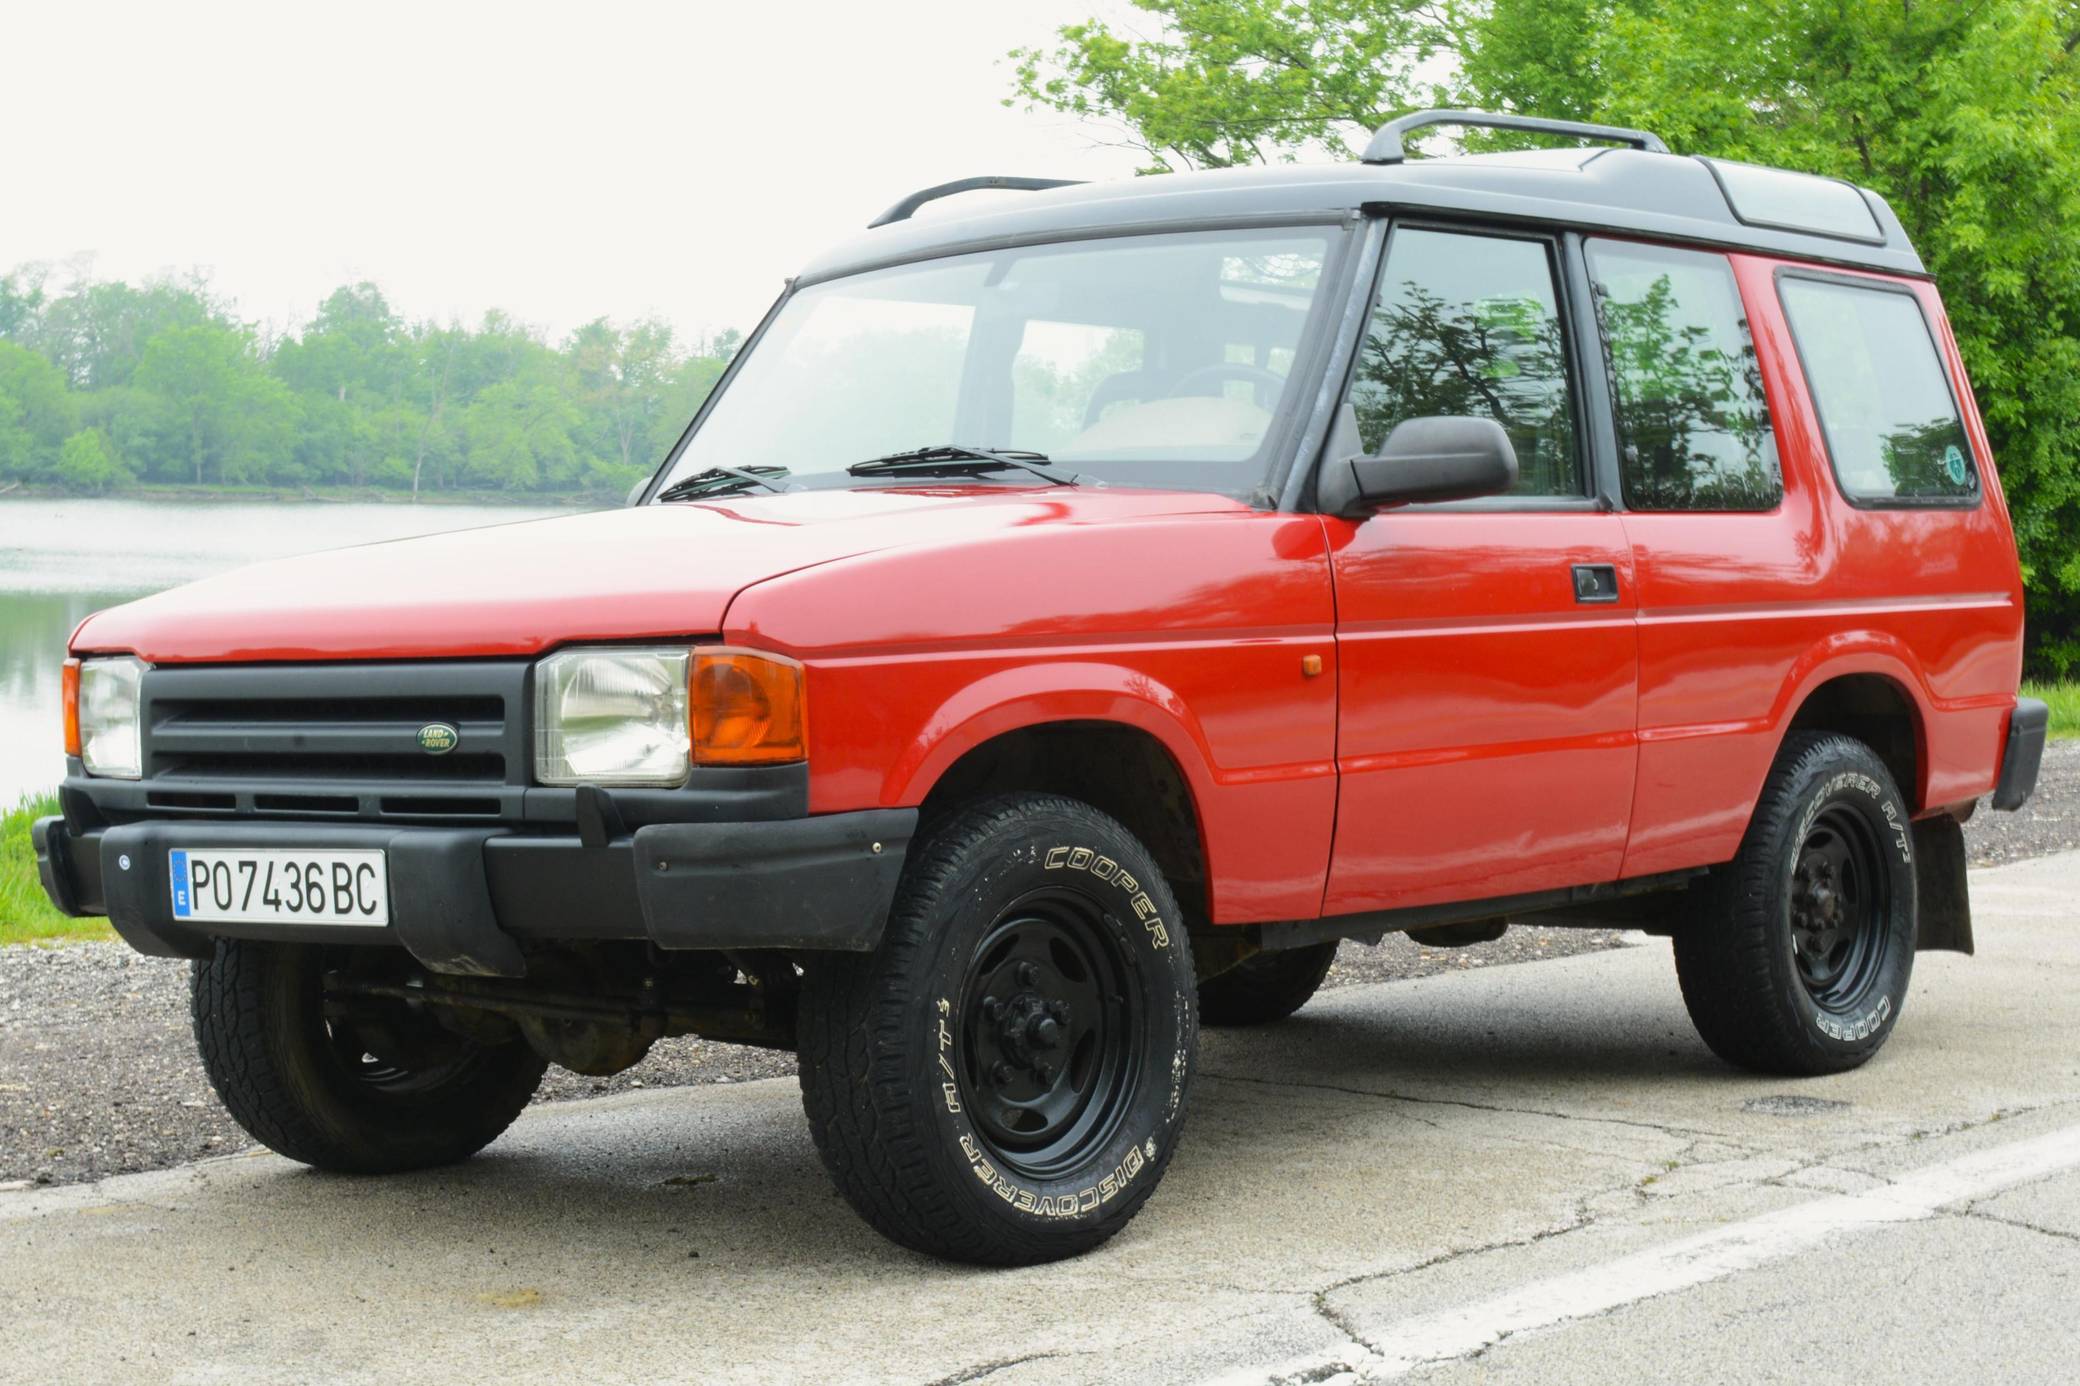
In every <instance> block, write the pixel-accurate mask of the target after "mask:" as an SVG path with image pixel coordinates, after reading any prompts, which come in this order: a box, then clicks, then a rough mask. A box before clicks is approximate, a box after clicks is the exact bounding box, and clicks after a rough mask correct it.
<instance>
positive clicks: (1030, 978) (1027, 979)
mask: <svg viewBox="0 0 2080 1386" xmlns="http://www.w3.org/2000/svg"><path fill="white" fill-rule="evenodd" d="M1012 975H1013V976H1015V977H1017V978H1018V984H1019V985H1020V986H1022V987H1029V986H1032V985H1033V984H1034V983H1035V982H1038V981H1039V980H1040V969H1039V968H1037V967H1035V966H1033V965H1032V964H1031V963H1029V962H1022V963H1020V964H1019V965H1018V970H1017V971H1016V972H1014V973H1013V974H1012Z"/></svg>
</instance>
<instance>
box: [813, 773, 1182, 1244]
mask: <svg viewBox="0 0 2080 1386" xmlns="http://www.w3.org/2000/svg"><path fill="white" fill-rule="evenodd" d="M1190 950H1191V946H1190V943H1189V941H1188V940H1187V939H1186V937H1185V932H1184V930H1183V929H1182V928H1181V927H1180V926H1179V915H1178V909H1177V902H1176V900H1175V899H1174V898H1173V896H1172V895H1171V893H1170V888H1169V886H1168V885H1167V884H1166V883H1165V882H1164V880H1163V876H1162V873H1161V871H1159V870H1158V869H1157V867H1156V864H1155V862H1154V861H1153V860H1152V859H1151V858H1150V857H1149V855H1148V852H1147V851H1146V849H1144V848H1143V847H1142V846H1141V844H1140V843H1139V842H1137V841H1135V840H1134V838H1133V836H1132V835H1131V834H1130V833H1128V832H1127V830H1126V829H1125V828H1123V827H1121V826H1120V825H1119V824H1118V823H1116V822H1114V821H1113V820H1112V819H1110V818H1108V817H1106V816H1105V815H1104V814H1102V813H1099V812H1098V811H1097V810H1096V809H1093V808H1091V807H1090V806H1089V805H1087V804H1082V803H1078V802H1076V801H1074V800H1071V799H1064V798H1058V797H1054V796H1044V795H1037V794H1021V795H1011V796H1005V797H1001V798H995V799H991V800H988V801H985V802H982V803H979V804H976V805H974V806H972V807H969V808H966V809H964V810H962V811H961V812H959V813H957V814H955V815H953V816H952V817H950V818H949V819H947V820H945V821H944V822H942V823H940V824H939V825H937V826H936V827H935V828H933V829H932V830H931V831H929V832H928V833H926V834H925V835H924V836H922V837H920V838H919V840H918V843H917V845H916V846H915V847H913V848H912V850H911V855H910V859H909V861H908V863H907V864H906V865H905V867H904V872H903V880H902V884H901V886H900V887H899V888H898V890H897V893H896V901H895V905H894V908H893V909H892V910H891V912H890V917H889V921H888V928H887V932H886V933H885V934H884V936H883V938H882V942H881V946H880V947H879V949H877V950H876V951H875V952H873V953H870V954H861V955H856V956H847V955H836V954H833V955H827V956H825V957H821V958H818V959H817V960H816V961H815V962H814V963H812V964H811V965H810V966H809V969H808V971H807V974H806V975H805V976H804V978H803V989H802V998H801V1008H800V1020H799V1023H798V1029H799V1036H800V1054H801V1083H802V1104H803V1106H804V1107H805V1108H806V1110H807V1111H808V1114H809V1123H810V1129H811V1131H812V1132H813V1133H814V1136H815V1140H816V1147H817V1150H818V1151H819V1152H821V1154H822V1156H823V1162H824V1164H825V1166H826V1167H828V1169H829V1170H830V1173H831V1178H832V1179H833V1180H834V1181H836V1183H837V1186H838V1188H839V1190H840V1191H841V1192H842V1193H843V1194H844V1195H845V1197H846V1199H847V1200H848V1201H849V1202H850V1203H851V1204H852V1206H853V1207H854V1208H855V1209H857V1210H858V1211H859V1213H860V1215H861V1216H862V1217H864V1218H865V1219H866V1220H867V1222H868V1223H870V1224H871V1225H872V1226H874V1227H875V1228H876V1229H877V1230H879V1231H880V1232H881V1233H883V1234H884V1235H886V1236H887V1237H889V1238H890V1239H891V1240H893V1241H896V1242H899V1243H901V1244H902V1245H904V1246H907V1247H910V1248H912V1249H914V1250H917V1251H922V1252H926V1253H928V1254H930V1255H934V1256H941V1257H945V1258H948V1259H951V1260H956V1261H966V1262H971V1263H975V1264H980V1265H1030V1264H1034V1263H1037V1262H1041V1261H1052V1260H1056V1259H1059V1258H1061V1257H1064V1256H1074V1255H1077V1254H1079V1253H1081V1252H1085V1251H1088V1250H1090V1249H1091V1248H1092V1247H1095V1246H1097V1245H1099V1244H1100V1243H1101V1242H1103V1241H1105V1240H1106V1239H1107V1238H1109V1237H1111V1236H1112V1235H1113V1234H1114V1233H1116V1232H1118V1231H1119V1230H1120V1228H1122V1227H1124V1226H1126V1224H1127V1223H1128V1221H1129V1220H1131V1219H1132V1218H1133V1216H1134V1214H1135V1213H1136V1212H1137V1211H1138V1210H1139V1209H1140V1207H1141V1205H1142V1203H1143V1202H1145V1201H1146V1200H1147V1198H1148V1196H1149V1195H1150V1194H1151V1193H1152V1192H1153V1191H1154V1190H1155V1186H1156V1184H1157V1182H1158V1181H1159V1180H1160V1179H1161V1178H1162V1176H1163V1171H1164V1169H1165V1168H1166V1167H1167V1166H1168V1165H1169V1163H1170V1155H1171V1152H1172V1150H1173V1149H1174V1148H1175V1146H1176V1142H1177V1137H1178V1131H1179V1128H1180V1125H1181V1123H1182V1121H1183V1118H1184V1109H1185V1098H1186V1094H1187V1090H1188V1088H1189V1085H1190V1079H1191V1070H1192V1067H1193V1064H1194V1062H1195V1060H1196V1049H1197V1041H1198V1015H1197V1005H1196V1000H1195V995H1194V990H1193V986H1192V959H1191V951H1190ZM1050 1027H1051V1028H1050Z"/></svg>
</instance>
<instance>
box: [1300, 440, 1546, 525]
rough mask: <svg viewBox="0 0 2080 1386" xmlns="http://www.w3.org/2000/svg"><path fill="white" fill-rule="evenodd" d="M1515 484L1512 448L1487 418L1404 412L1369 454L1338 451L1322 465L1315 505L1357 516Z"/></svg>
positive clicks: (1486, 492)
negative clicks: (1411, 416) (1381, 444)
mask: <svg viewBox="0 0 2080 1386" xmlns="http://www.w3.org/2000/svg"><path fill="white" fill-rule="evenodd" d="M1516 484H1517V450H1516V448H1515V447H1513V446H1512V445H1511V444H1510V441H1509V434H1507V433H1505V432H1503V430H1502V425H1501V424H1499V423H1496V422H1495V421H1494V420H1493V419H1477V418H1471V417H1468V416H1464V415H1442V416H1435V417H1431V418H1422V419H1404V420H1402V422H1400V423H1399V424H1396V425H1395V427H1394V431H1393V432H1392V433H1390V434H1388V435H1387V442H1386V446H1385V447H1383V448H1381V449H1380V452H1379V455H1378V456H1377V457H1344V458H1339V459H1337V460H1336V461H1332V462H1330V463H1329V464H1328V465H1326V466H1325V467H1323V468H1322V479H1321V485H1320V486H1319V488H1318V491H1317V494H1318V496H1319V498H1320V501H1321V507H1322V509H1323V510H1326V511H1328V512H1329V513H1330V514H1333V515H1341V516H1343V517H1345V518H1346V519H1359V518H1362V517H1364V516H1366V515H1369V514H1371V513H1372V512H1373V511H1375V510H1378V509H1380V508H1381V507H1383V506H1389V505H1412V504H1415V503H1416V502H1419V501H1452V500H1472V499H1474V498H1475V497H1477V496H1499V495H1502V494H1503V493H1505V492H1507V491H1508V490H1509V489H1510V488H1511V487H1513V486H1515V485H1516Z"/></svg>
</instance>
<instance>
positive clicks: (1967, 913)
mask: <svg viewBox="0 0 2080 1386" xmlns="http://www.w3.org/2000/svg"><path fill="white" fill-rule="evenodd" d="M1914 894H1915V896H1916V898H1917V903H1918V905H1919V908H1920V919H1919V923H1918V925H1917V926H1916V932H1915V935H1914V948H1915V951H1916V952H1922V953H1927V952H1945V953H1970V952H1971V951H1972V897H1971V891H1970V889H1969V888H1968V887H1967V886H1966V884H1965V866H1964V825H1963V824H1961V823H1959V822H1958V821H1957V820H1956V819H1955V818H1952V817H1951V816H1950V815H1949V814H1947V813H1945V814H1939V815H1937V816H1936V817H1934V818H1923V819H1921V820H1920V821H1919V822H1917V823H1915V824H1914Z"/></svg>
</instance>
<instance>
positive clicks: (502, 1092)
mask: <svg viewBox="0 0 2080 1386" xmlns="http://www.w3.org/2000/svg"><path fill="white" fill-rule="evenodd" d="M402 958H403V955H402V954H398V953H395V952H393V951H392V950H388V949H365V948H353V949H338V948H317V947H311V946H308V945H301V944H287V943H255V942H246V941H239V940H232V939H220V940H218V942H217V945H216V952H215V955H214V956H212V957H210V958H208V959H206V960H204V961H201V962H198V963H196V964H195V970H194V974H193V978H192V985H191V992H190V998H191V1003H192V1009H193V1017H194V1023H195V1043H196V1047H197V1049H198V1050H199V1051H200V1052H201V1055H202V1065H203V1069H204V1071H205V1072H206V1073H207V1074H208V1075H209V1080H210V1085H211V1086H212V1087H214V1088H215V1089H216V1091H217V1096H218V1097H219V1098H220V1099H222V1101H223V1103H224V1106H225V1108H226V1109H227V1110H229V1111H230V1113H231V1115H232V1116H233V1117H234V1118H235V1119H236V1120H237V1121H238V1124H239V1125H240V1126H243V1127H244V1128H245V1129H246V1130H247V1131H248V1132H250V1133H251V1134H252V1136H253V1138H254V1139H255V1140H257V1141H259V1142H260V1143H261V1144H262V1145H265V1146H267V1147H268V1148H269V1149H270V1150H273V1151H275V1152H277V1153H278V1154H282V1155H286V1156H288V1157H289V1158H290V1159H292V1160H297V1161H301V1162H302V1163H304V1164H307V1165H313V1166H316V1167H317V1168H319V1169H327V1170H335V1171H339V1172H342V1173H350V1174H388V1173H395V1172H397V1171H400V1170H408V1169H421V1168H424V1167H427V1166H430V1165H444V1164H452V1163H454V1162H455V1161H457V1160H462V1159H466V1158H468V1157H469V1156H471V1155H473V1154H475V1153H476V1152H477V1151H478V1150H480V1149H482V1148H483V1147H484V1146H486V1145H489V1144H490V1143H491V1142H492V1141H493V1140H495V1139H497V1137H498V1135H499V1133H500V1132H502V1131H504V1130H505V1129H506V1127H508V1126H510V1125H511V1124H512V1122H513V1119H514V1118H515V1117H517V1116H519V1115H520V1111H521V1109H522V1108H524V1107H525V1106H526V1105H527V1102H528V1099H530V1098H531V1097H533V1095H534V1090H535V1088H536V1087H537V1086H538V1085H539V1084H540V1083H541V1079H542V1073H543V1072H544V1070H545V1069H546V1068H547V1067H548V1065H547V1064H546V1063H545V1062H544V1061H543V1060H542V1059H541V1058H540V1056H538V1055H537V1054H536V1053H535V1052H534V1051H533V1050H532V1049H530V1048H528V1046H527V1045H526V1044H525V1043H524V1042H522V1041H519V1040H511V1041H508V1042H504V1043H486V1042H483V1041H480V1040H476V1039H471V1038H469V1037H467V1036H464V1035H461V1034H458V1033H456V1032H454V1031H452V1030H449V1029H447V1028H446V1027H445V1026H443V1025H442V1024H441V1023H440V1022H439V1021H438V1020H436V1019H434V1018H433V1017H432V1016H430V1015H427V1014H423V1013H420V1012H415V1011H413V1010H411V1009H410V1008H408V1007H406V1006H405V1005H403V1004H402V1003H399V1002H381V1001H369V1000H365V999H355V1000H353V1001H347V1000H344V999H342V998H339V997H336V996H331V995H328V992H327V986H326V979H327V977H328V976H331V975H338V974H357V975H358V974H363V973H369V972H371V970H373V972H374V973H378V974H380V973H382V972H383V971H384V969H386V968H391V967H394V966H395V965H396V964H397V963H399V962H400V961H402Z"/></svg>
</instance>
